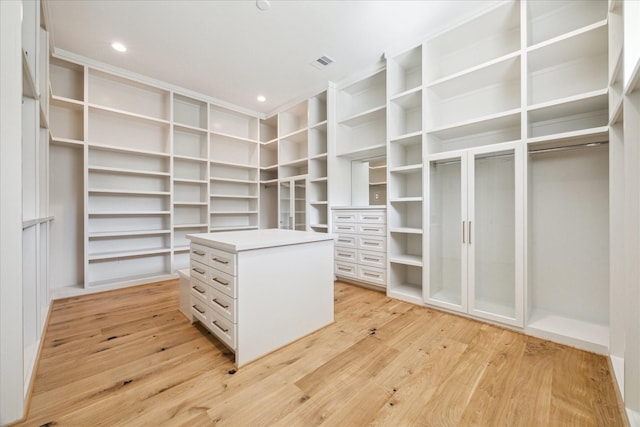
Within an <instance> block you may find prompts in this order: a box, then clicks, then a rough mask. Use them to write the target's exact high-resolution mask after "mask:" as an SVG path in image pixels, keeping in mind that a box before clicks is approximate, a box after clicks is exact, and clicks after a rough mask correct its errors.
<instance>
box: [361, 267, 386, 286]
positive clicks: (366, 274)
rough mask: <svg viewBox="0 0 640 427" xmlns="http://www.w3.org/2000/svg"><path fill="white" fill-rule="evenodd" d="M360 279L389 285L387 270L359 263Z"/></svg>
mask: <svg viewBox="0 0 640 427" xmlns="http://www.w3.org/2000/svg"><path fill="white" fill-rule="evenodd" d="M358 280H362V281H363V282H370V283H375V284H376V285H382V286H386V285H387V271H386V270H383V269H381V268H376V267H369V266H366V265H358Z"/></svg>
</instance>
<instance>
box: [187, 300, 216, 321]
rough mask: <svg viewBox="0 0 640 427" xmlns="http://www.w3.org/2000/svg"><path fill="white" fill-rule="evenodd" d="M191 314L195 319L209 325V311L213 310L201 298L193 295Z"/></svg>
mask: <svg viewBox="0 0 640 427" xmlns="http://www.w3.org/2000/svg"><path fill="white" fill-rule="evenodd" d="M190 311H191V315H192V316H193V320H194V321H195V320H199V321H200V322H201V323H202V324H203V325H205V326H207V313H208V312H209V311H211V309H210V308H209V307H207V306H206V305H205V303H203V302H202V301H200V299H199V298H196V297H195V296H193V295H191V308H190Z"/></svg>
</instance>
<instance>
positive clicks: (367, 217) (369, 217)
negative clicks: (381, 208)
mask: <svg viewBox="0 0 640 427" xmlns="http://www.w3.org/2000/svg"><path fill="white" fill-rule="evenodd" d="M362 219H379V217H377V216H363V217H362Z"/></svg>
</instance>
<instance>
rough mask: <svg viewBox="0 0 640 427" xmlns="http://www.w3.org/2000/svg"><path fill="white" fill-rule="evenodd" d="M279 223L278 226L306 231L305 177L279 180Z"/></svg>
mask: <svg viewBox="0 0 640 427" xmlns="http://www.w3.org/2000/svg"><path fill="white" fill-rule="evenodd" d="M278 201H279V217H280V223H279V226H278V228H281V229H285V230H298V231H306V230H307V227H308V217H307V179H306V178H305V177H298V178H291V179H287V180H280V183H279V184H278Z"/></svg>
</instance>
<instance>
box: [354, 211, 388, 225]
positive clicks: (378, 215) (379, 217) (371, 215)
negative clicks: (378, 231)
mask: <svg viewBox="0 0 640 427" xmlns="http://www.w3.org/2000/svg"><path fill="white" fill-rule="evenodd" d="M358 222H362V223H367V224H386V222H387V215H386V214H385V212H383V211H370V212H358Z"/></svg>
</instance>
